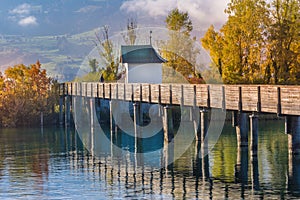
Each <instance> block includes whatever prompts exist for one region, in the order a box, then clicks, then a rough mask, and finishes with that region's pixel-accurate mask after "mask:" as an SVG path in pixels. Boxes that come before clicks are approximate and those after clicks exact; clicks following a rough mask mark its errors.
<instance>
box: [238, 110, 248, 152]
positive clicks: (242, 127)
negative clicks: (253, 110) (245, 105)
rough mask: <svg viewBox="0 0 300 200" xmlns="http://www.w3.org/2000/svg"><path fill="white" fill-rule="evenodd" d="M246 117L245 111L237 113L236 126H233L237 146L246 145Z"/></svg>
mask: <svg viewBox="0 0 300 200" xmlns="http://www.w3.org/2000/svg"><path fill="white" fill-rule="evenodd" d="M247 122H248V118H247V113H244V112H239V113H237V126H236V127H235V130H236V136H237V145H238V146H242V147H243V146H248V123H247Z"/></svg>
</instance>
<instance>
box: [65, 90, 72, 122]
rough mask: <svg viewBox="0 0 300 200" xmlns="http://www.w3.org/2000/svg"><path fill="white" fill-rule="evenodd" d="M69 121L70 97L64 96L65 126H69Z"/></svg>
mask: <svg viewBox="0 0 300 200" xmlns="http://www.w3.org/2000/svg"><path fill="white" fill-rule="evenodd" d="M70 121H71V97H70V96H69V95H67V96H65V126H70Z"/></svg>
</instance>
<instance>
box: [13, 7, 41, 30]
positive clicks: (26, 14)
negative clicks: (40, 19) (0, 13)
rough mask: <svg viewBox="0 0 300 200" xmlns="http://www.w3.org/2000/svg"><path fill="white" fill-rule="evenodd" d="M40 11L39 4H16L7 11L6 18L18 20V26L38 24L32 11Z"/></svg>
mask: <svg viewBox="0 0 300 200" xmlns="http://www.w3.org/2000/svg"><path fill="white" fill-rule="evenodd" d="M36 12H42V7H41V6H32V5H30V4H28V3H24V4H21V5H18V6H17V7H15V8H14V9H12V10H10V11H9V14H10V15H9V16H8V19H10V20H11V21H13V22H18V25H20V26H23V27H25V26H30V25H38V23H37V18H36V17H35V16H33V15H32V13H36Z"/></svg>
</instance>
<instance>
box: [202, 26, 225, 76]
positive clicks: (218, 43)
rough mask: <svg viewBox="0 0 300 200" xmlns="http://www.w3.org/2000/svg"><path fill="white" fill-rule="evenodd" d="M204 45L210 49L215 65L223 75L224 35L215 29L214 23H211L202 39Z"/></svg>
mask: <svg viewBox="0 0 300 200" xmlns="http://www.w3.org/2000/svg"><path fill="white" fill-rule="evenodd" d="M201 42H202V46H203V47H204V48H205V49H207V50H209V52H210V56H211V58H212V61H213V64H214V65H213V67H217V69H218V72H219V73H220V75H221V76H222V74H223V71H222V59H223V52H222V50H223V43H224V42H223V37H222V36H221V35H220V33H218V32H217V31H215V28H214V26H213V25H211V26H210V27H209V28H208V30H207V32H206V33H205V35H204V37H203V38H202V39H201Z"/></svg>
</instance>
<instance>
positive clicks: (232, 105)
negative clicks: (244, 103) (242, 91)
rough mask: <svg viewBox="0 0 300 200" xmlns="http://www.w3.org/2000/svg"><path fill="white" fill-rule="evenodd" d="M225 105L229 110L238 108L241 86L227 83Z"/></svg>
mask: <svg viewBox="0 0 300 200" xmlns="http://www.w3.org/2000/svg"><path fill="white" fill-rule="evenodd" d="M224 87H225V107H226V109H228V110H238V105H239V86H237V85H225V86H224Z"/></svg>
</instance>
